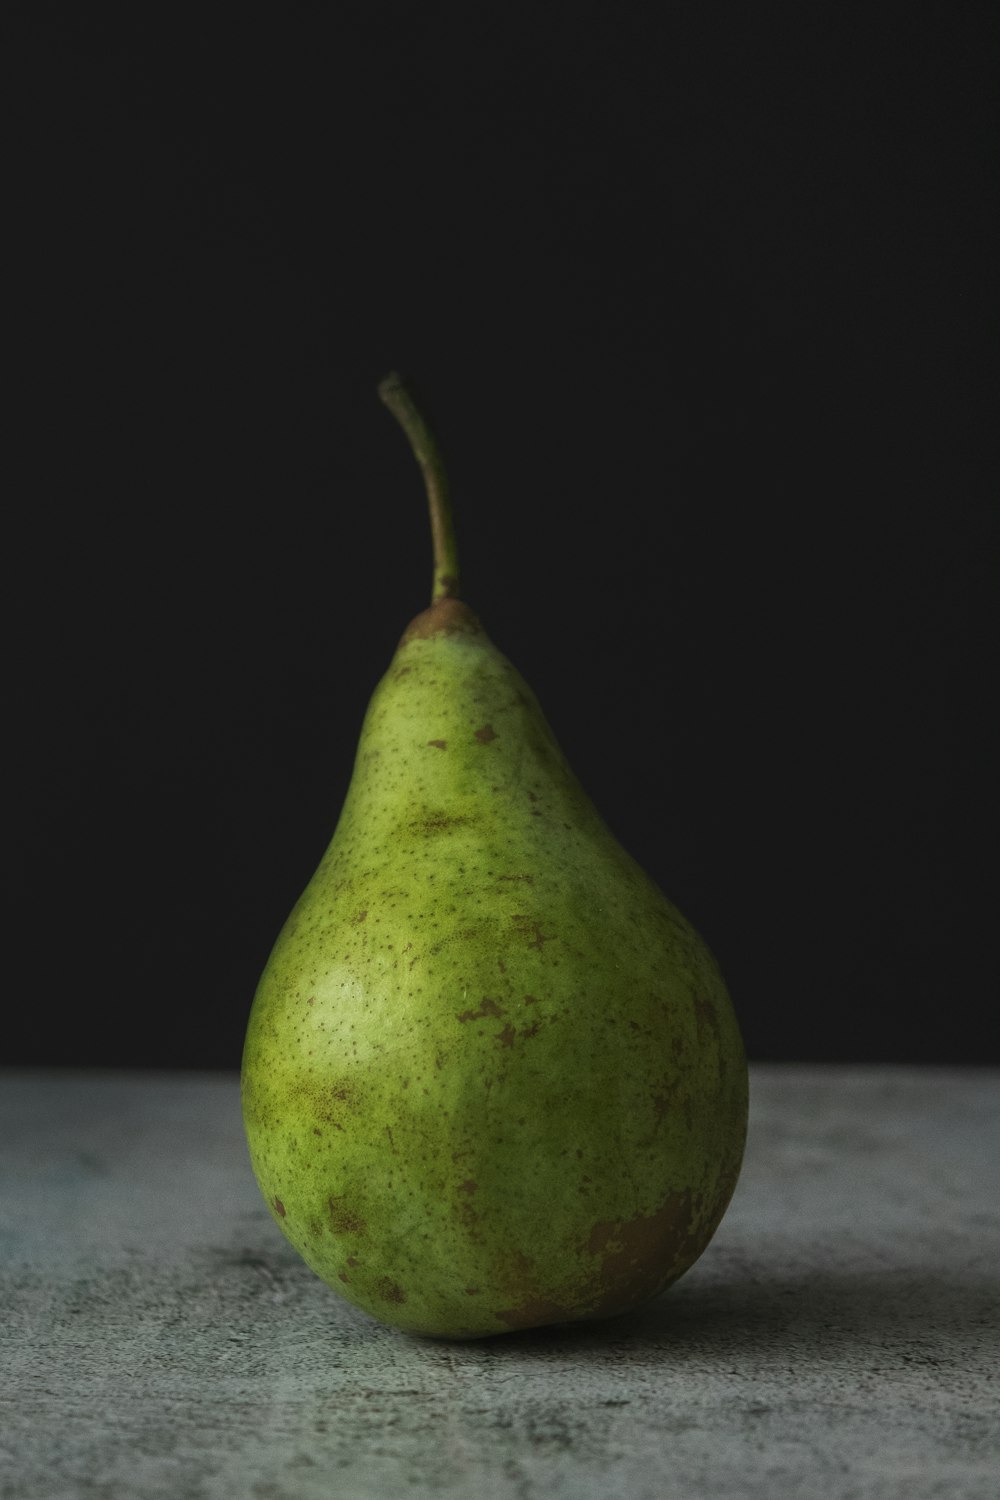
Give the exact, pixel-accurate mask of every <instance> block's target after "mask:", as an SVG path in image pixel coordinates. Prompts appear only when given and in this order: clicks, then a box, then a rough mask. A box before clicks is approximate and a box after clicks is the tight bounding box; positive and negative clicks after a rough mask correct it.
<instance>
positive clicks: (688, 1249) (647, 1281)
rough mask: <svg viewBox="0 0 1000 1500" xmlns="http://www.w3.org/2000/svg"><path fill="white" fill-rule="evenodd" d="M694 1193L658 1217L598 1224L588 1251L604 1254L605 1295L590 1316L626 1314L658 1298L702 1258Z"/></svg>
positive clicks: (679, 1197)
mask: <svg viewBox="0 0 1000 1500" xmlns="http://www.w3.org/2000/svg"><path fill="white" fill-rule="evenodd" d="M693 1219H694V1213H693V1209H692V1204H691V1194H690V1192H687V1191H685V1192H683V1193H671V1195H670V1197H669V1198H668V1199H667V1201H666V1203H664V1205H663V1207H662V1208H660V1209H658V1210H657V1211H656V1213H653V1214H637V1215H636V1217H635V1218H634V1219H628V1220H625V1221H624V1222H621V1221H619V1222H613V1221H610V1220H605V1221H602V1222H600V1223H597V1224H595V1225H594V1227H593V1229H592V1230H591V1232H590V1238H589V1240H588V1243H587V1249H588V1250H589V1252H590V1254H591V1255H593V1256H600V1258H601V1265H600V1271H599V1273H598V1284H599V1286H600V1289H601V1292H600V1296H599V1298H598V1300H597V1302H596V1304H595V1306H594V1307H593V1308H592V1309H591V1312H590V1316H594V1317H603V1316H607V1315H608V1314H610V1313H613V1312H616V1311H624V1310H625V1309H626V1308H629V1307H632V1306H633V1305H634V1304H635V1303H636V1302H640V1301H642V1300H643V1299H644V1298H646V1297H651V1296H653V1295H654V1294H655V1293H656V1292H658V1291H660V1290H661V1289H662V1288H663V1287H665V1286H666V1285H668V1284H669V1282H670V1281H672V1280H674V1279H675V1278H676V1277H677V1276H679V1275H680V1273H681V1272H682V1271H684V1270H686V1269H687V1267H688V1266H689V1265H690V1264H691V1263H692V1262H693V1261H694V1260H695V1259H696V1257H697V1254H698V1250H699V1248H700V1245H701V1238H700V1237H699V1236H696V1235H695V1234H694V1224H693Z"/></svg>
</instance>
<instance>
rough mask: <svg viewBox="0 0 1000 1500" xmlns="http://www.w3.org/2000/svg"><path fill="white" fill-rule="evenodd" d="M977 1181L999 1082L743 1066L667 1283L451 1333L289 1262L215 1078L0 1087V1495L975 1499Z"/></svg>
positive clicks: (999, 1300) (998, 1344)
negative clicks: (706, 1189)
mask: <svg viewBox="0 0 1000 1500" xmlns="http://www.w3.org/2000/svg"><path fill="white" fill-rule="evenodd" d="M998 1162H1000V1074H998V1073H990V1072H986V1071H975V1072H959V1071H944V1070H926V1069H925V1070H916V1069H899V1068H896V1069H857V1068H853V1069H847V1068H833V1067H823V1068H821V1067H758V1068H756V1069H754V1070H753V1072H752V1105H751V1128H750V1139H749V1143H748V1148H747V1158H746V1164H745V1167H744V1171H743V1176H742V1178H741V1181H740V1185H739V1187H738V1189H737V1192H736V1196H735V1198H734V1200H733V1203H732V1206H731V1207H730V1210H729V1212H728V1214H727V1216H726V1218H725V1220H724V1222H723V1224H722V1227H721V1228H720V1230H719V1231H718V1234H717V1235H716V1237H715V1239H714V1240H713V1242H712V1244H711V1245H710V1246H709V1248H708V1250H707V1251H706V1252H705V1254H704V1256H703V1257H702V1259H701V1260H700V1261H699V1262H698V1264H697V1265H696V1266H695V1267H694V1269H693V1270H691V1271H690V1272H689V1273H688V1274H687V1276H685V1277H684V1278H683V1280H682V1281H680V1282H679V1283H678V1284H677V1286H676V1287H674V1288H673V1289H672V1290H671V1291H670V1292H668V1293H667V1294H666V1295H665V1296H664V1297H662V1298H660V1299H659V1300H658V1301H657V1302H655V1303H653V1304H652V1305H651V1306H649V1307H647V1308H646V1309H645V1310H643V1311H642V1312H641V1313H637V1314H633V1315H632V1316H630V1317H628V1318H625V1319H620V1320H617V1321H614V1322H609V1323H606V1324H601V1325H587V1326H578V1327H573V1328H566V1329H559V1330H553V1329H542V1330H537V1331H535V1332H532V1333H527V1334H517V1335H510V1336H507V1337H505V1338H499V1339H493V1340H487V1341H483V1342H478V1343H441V1342H435V1341H431V1340H426V1339H415V1338H411V1337H408V1336H406V1335H404V1334H400V1333H395V1332H393V1331H392V1330H390V1329H387V1328H383V1327H381V1326H380V1325H378V1324H376V1323H375V1322H373V1321H372V1320H371V1319H369V1318H368V1317H366V1316H365V1315H364V1314H362V1313H360V1312H357V1311H355V1310H354V1309H352V1308H351V1307H349V1306H348V1305H347V1304H346V1303H343V1302H341V1301H340V1300H339V1298H337V1297H336V1296H335V1295H334V1294H333V1293H332V1292H331V1291H330V1290H329V1289H328V1288H327V1287H325V1286H324V1285H323V1283H322V1282H320V1281H319V1280H318V1279H317V1278H316V1277H315V1276H314V1275H313V1274H312V1272H311V1271H309V1270H308V1269H307V1267H306V1266H305V1265H304V1264H303V1263H302V1262H301V1261H300V1260H299V1259H298V1257H297V1256H296V1254H295V1252H294V1251H293V1250H292V1249H291V1247H290V1246H289V1245H288V1244H287V1243H286V1242H285V1240H284V1239H283V1238H282V1236H281V1235H280V1234H279V1232H278V1230H277V1228H276V1227H275V1225H274V1224H273V1223H272V1221H271V1219H270V1218H269V1217H268V1214H267V1212H266V1210H265V1208H264V1205H263V1203H262V1201H261V1200H260V1198H259V1196H258V1193H257V1188H256V1184H255V1183H254V1181H253V1177H252V1175H251V1173H250V1168H249V1165H248V1161H247V1157H246V1152H245V1147H244V1144H243V1136H242V1128H241V1123H240V1114H239V1093H238V1083H237V1080H236V1078H235V1077H231V1076H219V1075H204V1074H163V1073H153V1074H122V1073H117V1074H115V1073H92V1074H75V1073H41V1072H30V1073H23V1072H22V1073H16V1072H6V1073H0V1298H2V1310H3V1316H2V1321H0V1496H2V1497H3V1500H22V1497H25V1500H27V1497H30V1500H35V1497H38V1500H70V1497H74V1500H75V1497H86V1500H117V1497H119V1496H120V1497H122V1500H146V1497H153V1496H156V1497H160V1496H162V1497H170V1500H187V1497H191V1500H221V1497H229V1496H239V1497H248V1500H314V1497H315V1500H321V1497H322V1500H367V1497H369V1496H379V1497H393V1496H396V1495H407V1496H413V1497H415V1500H418V1497H421V1496H424V1495H427V1496H430V1495H435V1496H439V1495H443V1496H463V1497H464V1496H469V1497H470V1500H473V1497H480V1496H481V1497H484V1500H494V1497H496V1500H501V1497H502V1500H507V1497H510V1500H532V1497H535V1496H538V1497H552V1496H565V1497H567V1500H590V1497H597V1496H601V1497H608V1496H619V1495H620V1496H623V1497H628V1500H646V1497H648V1500H671V1497H675V1496H676V1497H688V1496H691V1497H702V1496H704V1497H728V1496H733V1497H740V1500H742V1497H756V1496H761V1497H767V1500H774V1497H783V1496H790V1497H791V1496H794V1497H796V1500H809V1497H812V1496H823V1497H824V1500H848V1497H856V1496H857V1497H862V1496H864V1497H867V1496H871V1497H873V1500H874V1497H878V1500H884V1497H895V1496H900V1497H902V1496H905V1497H907V1500H922V1497H926V1496H942V1497H944V1496H947V1497H949V1500H978V1497H982V1500H987V1497H988V1500H996V1496H997V1495H998V1494H1000V1399H998V1398H1000V1383H998V1381H997V1372H998V1369H1000V1332H998V1309H1000V1293H998V1288H1000V1192H998V1186H1000V1175H998Z"/></svg>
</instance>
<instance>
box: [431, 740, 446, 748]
mask: <svg viewBox="0 0 1000 1500" xmlns="http://www.w3.org/2000/svg"><path fill="white" fill-rule="evenodd" d="M427 743H428V745H433V746H434V749H435V750H447V748H448V741H447V740H428V741H427Z"/></svg>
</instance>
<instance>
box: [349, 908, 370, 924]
mask: <svg viewBox="0 0 1000 1500" xmlns="http://www.w3.org/2000/svg"><path fill="white" fill-rule="evenodd" d="M367 916H368V913H367V912H366V911H359V912H356V913H355V915H354V916H353V917H352V918H351V924H352V926H354V927H360V926H361V923H362V922H363V921H364V920H365V918H366V917H367Z"/></svg>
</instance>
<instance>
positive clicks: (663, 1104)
mask: <svg viewBox="0 0 1000 1500" xmlns="http://www.w3.org/2000/svg"><path fill="white" fill-rule="evenodd" d="M669 1108H670V1100H669V1098H668V1097H667V1095H666V1094H654V1095H653V1113H654V1115H655V1116H656V1123H657V1125H659V1124H661V1122H662V1121H663V1119H664V1117H665V1116H666V1113H667V1110H668V1109H669Z"/></svg>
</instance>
